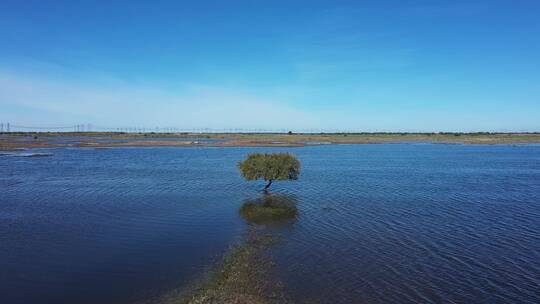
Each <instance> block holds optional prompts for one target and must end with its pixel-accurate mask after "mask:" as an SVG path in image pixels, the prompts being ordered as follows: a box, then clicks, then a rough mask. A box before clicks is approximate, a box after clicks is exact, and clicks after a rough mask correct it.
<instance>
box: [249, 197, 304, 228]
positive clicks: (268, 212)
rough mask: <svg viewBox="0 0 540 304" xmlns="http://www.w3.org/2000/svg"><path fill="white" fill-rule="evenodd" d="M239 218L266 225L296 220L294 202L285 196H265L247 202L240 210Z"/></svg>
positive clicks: (296, 212) (296, 211)
mask: <svg viewBox="0 0 540 304" xmlns="http://www.w3.org/2000/svg"><path fill="white" fill-rule="evenodd" d="M239 212H240V216H242V218H244V219H245V220H246V221H248V222H250V223H254V224H268V223H273V222H281V221H286V220H290V219H294V218H296V216H297V214H298V210H297V208H296V202H295V201H294V200H293V199H291V198H290V197H287V196H279V195H276V196H274V195H265V196H263V197H262V198H260V199H257V200H254V201H247V202H246V203H244V204H243V205H242V207H241V208H240V211H239Z"/></svg>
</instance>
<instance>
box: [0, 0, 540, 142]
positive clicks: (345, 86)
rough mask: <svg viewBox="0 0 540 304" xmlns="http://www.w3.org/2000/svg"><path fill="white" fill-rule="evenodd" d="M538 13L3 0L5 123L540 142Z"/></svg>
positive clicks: (531, 8)
mask: <svg viewBox="0 0 540 304" xmlns="http://www.w3.org/2000/svg"><path fill="white" fill-rule="evenodd" d="M539 9H540V3H538V2H537V1H520V2H519V3H516V2H515V1H507V0H504V1H503V0H495V1H487V0H482V1H479V0H473V1H462V0H459V1H437V0H434V1H397V0H395V1H388V0H387V1H377V2H371V3H369V4H368V3H361V4H358V3H355V2H350V1H333V2H327V1H295V2H294V3H290V1H289V2H288V1H273V2H272V3H271V4H269V3H264V2H262V1H261V2H259V1H254V2H253V1H234V2H214V1H198V2H197V3H177V2H176V1H153V2H148V3H146V4H143V3H132V2H122V1H120V2H116V3H108V2H105V1H103V2H99V3H97V2H96V1H82V2H78V3H74V2H71V1H56V2H54V3H44V2H38V1H25V2H21V1H4V2H2V4H0V43H1V44H2V47H1V48H0V107H1V109H2V110H1V111H0V123H3V124H5V123H10V124H11V125H12V126H37V127H69V126H75V125H78V124H84V125H87V124H92V125H93V126H94V128H96V129H98V127H106V128H140V129H147V130H148V131H152V130H155V128H156V127H159V128H177V129H178V130H194V129H199V130H201V129H210V130H230V131H232V130H238V129H243V130H247V131H257V130H264V131H286V130H292V131H295V132H299V131H304V132H305V131H309V130H311V131H313V132H321V131H327V132H329V131H353V132H362V131H364V132H378V131H379V132H381V131H383V132H476V131H479V132H485V131H489V132H538V131H540V119H539V118H540V86H539V85H538V83H540V38H539V37H540V19H539V18H537V12H538V11H539ZM51 130H54V128H51Z"/></svg>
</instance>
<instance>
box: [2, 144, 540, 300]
mask: <svg viewBox="0 0 540 304" xmlns="http://www.w3.org/2000/svg"><path fill="white" fill-rule="evenodd" d="M255 151H270V152H278V151H290V152H292V153H294V154H296V155H297V156H298V157H299V159H300V160H301V162H302V165H303V170H302V174H301V176H300V180H298V181H295V182H283V183H279V182H278V183H275V184H274V185H273V186H272V189H273V192H274V193H276V194H282V195H288V196H291V197H294V198H295V200H296V201H297V207H298V212H299V215H298V218H297V219H296V221H294V223H292V224H291V225H288V226H286V227H285V228H284V229H282V230H281V231H280V233H281V234H282V236H283V237H282V238H280V241H279V242H277V243H276V245H275V246H273V247H272V249H271V250H272V252H271V254H272V255H273V257H274V260H275V261H276V262H277V266H276V267H277V269H276V270H277V273H278V274H279V276H280V278H279V279H280V280H281V281H282V282H283V283H284V284H285V289H286V292H287V294H288V295H289V297H290V298H292V299H294V300H295V301H296V302H298V303H539V302H540V275H539V274H540V146H538V145H524V146H517V147H513V146H510V145H495V146H481V145H442V144H375V145H322V146H311V147H302V148H212V147H189V148H186V147H158V148H114V149H91V148H83V149H70V148H66V149H50V150H38V151H37V152H41V153H52V156H47V157H17V156H13V155H12V154H10V155H4V156H0V172H1V175H0V303H14V304H17V303H133V302H134V301H138V300H144V299H146V298H148V297H151V296H155V295H158V294H160V293H163V292H167V291H168V290H170V289H172V288H174V287H182V286H184V285H186V284H189V283H190V282H192V281H193V280H195V279H196V278H198V277H199V276H200V275H201V274H202V273H204V272H205V271H207V270H208V268H209V267H210V266H211V265H212V264H213V263H214V262H216V261H217V260H218V259H219V257H220V256H221V255H222V254H223V253H225V252H226V250H227V249H228V248H229V246H230V245H231V244H233V243H235V242H237V241H239V240H240V239H241V237H242V236H243V234H244V233H245V231H246V228H247V227H246V224H245V223H244V221H243V220H242V219H241V218H240V217H239V215H238V209H239V207H240V206H241V205H242V203H243V202H245V201H246V200H249V199H253V198H257V197H258V196H259V195H260V194H259V193H258V190H260V189H261V188H262V186H263V183H262V182H261V183H257V182H246V181H243V180H242V179H241V177H240V175H239V173H238V171H237V168H236V162H237V161H238V160H241V159H242V158H244V157H245V155H246V154H247V153H250V152H255Z"/></svg>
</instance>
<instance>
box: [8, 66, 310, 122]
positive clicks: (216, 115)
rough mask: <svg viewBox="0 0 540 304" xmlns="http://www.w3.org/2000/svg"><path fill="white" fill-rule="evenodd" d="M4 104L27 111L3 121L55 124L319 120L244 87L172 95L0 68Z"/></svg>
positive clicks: (191, 88)
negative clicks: (38, 116)
mask: <svg viewBox="0 0 540 304" xmlns="http://www.w3.org/2000/svg"><path fill="white" fill-rule="evenodd" d="M0 105H2V106H6V107H9V108H11V109H14V108H17V107H19V108H24V109H25V110H23V111H3V112H2V114H0V119H2V120H4V121H29V120H31V121H35V116H32V119H28V118H27V117H26V114H27V113H30V112H32V113H35V112H40V111H41V112H43V113H48V115H49V117H50V116H51V115H50V114H51V113H53V114H54V115H52V116H53V117H55V119H56V120H58V121H56V122H52V123H54V124H55V125H58V124H73V123H87V122H90V123H94V124H100V125H107V126H140V127H155V126H176V127H184V128H251V129H255V128H261V129H264V128H268V129H277V128H285V129H287V128H292V129H295V128H302V127H304V128H305V127H307V126H315V125H316V124H317V120H316V118H315V116H313V115H310V114H309V113H307V112H305V111H301V110H300V109H297V108H294V107H292V106H290V105H287V104H285V103H284V102H282V101H280V100H275V99H272V98H267V97H261V96H257V95H255V94H252V93H250V92H247V91H243V90H231V89H227V88H221V87H216V86H206V85H193V84H190V85H186V86H183V88H182V90H178V91H177V92H173V93H171V92H169V91H165V90H160V89H156V88H152V87H149V86H144V85H136V84H130V83H122V82H116V83H115V84H114V85H109V86H96V87H93V86H89V85H82V84H78V83H73V82H69V81H65V80H64V81H60V80H50V79H45V78H40V77H37V76H28V75H19V74H16V73H9V72H0ZM81 119H84V121H81Z"/></svg>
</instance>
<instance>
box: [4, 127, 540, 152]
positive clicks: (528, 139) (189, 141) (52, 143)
mask: <svg viewBox="0 0 540 304" xmlns="http://www.w3.org/2000/svg"><path fill="white" fill-rule="evenodd" d="M59 139H61V140H59ZM424 142H425V143H441V144H486V145H493V144H531V143H540V133H485V132H479V133H154V132H151V133H122V132H65V133H64V132H11V133H0V150H4V151H6V150H7V151H9V150H18V149H31V148H62V147H80V148H85V147H88V148H114V147H160V146H169V147H170V146H172V147H193V146H205V147H303V146H313V145H324V144H379V143H424Z"/></svg>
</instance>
